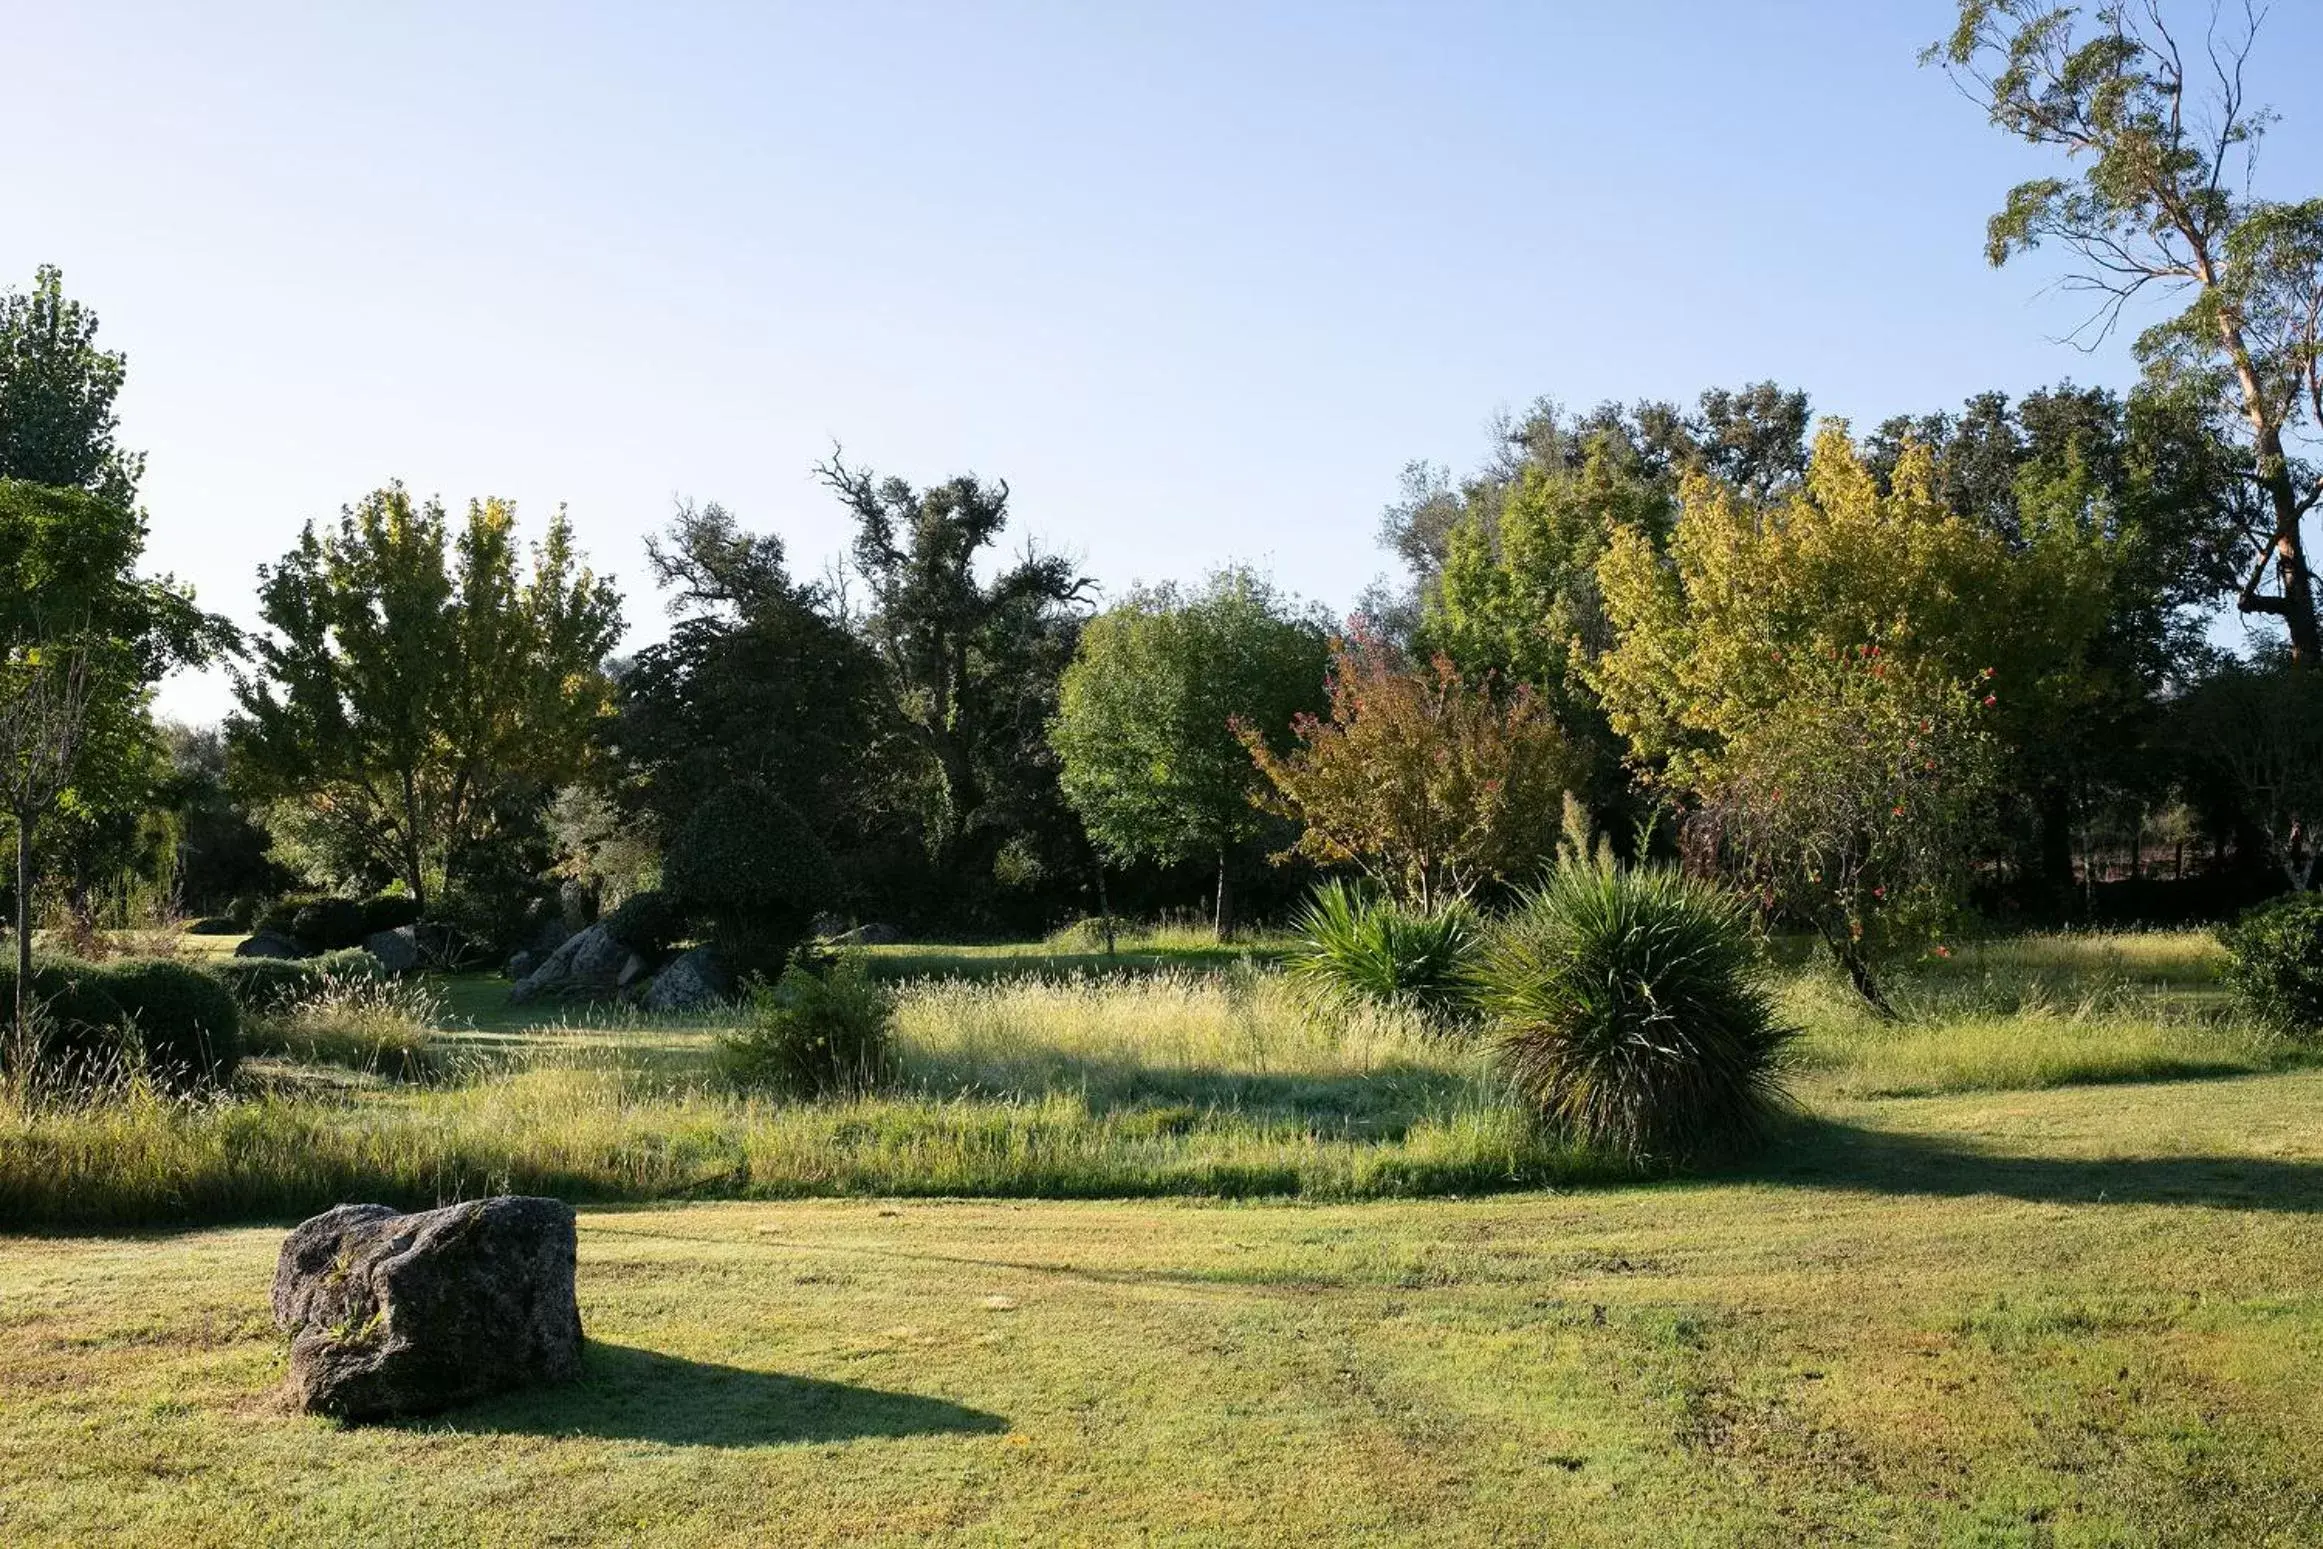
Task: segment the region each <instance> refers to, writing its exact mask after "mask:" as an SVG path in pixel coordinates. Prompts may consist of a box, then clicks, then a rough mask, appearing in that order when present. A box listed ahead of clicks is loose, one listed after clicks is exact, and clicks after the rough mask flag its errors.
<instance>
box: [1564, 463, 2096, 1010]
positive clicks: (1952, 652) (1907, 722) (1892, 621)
mask: <svg viewBox="0 0 2323 1549" xmlns="http://www.w3.org/2000/svg"><path fill="white" fill-rule="evenodd" d="M2031 509H2032V510H2033V511H2034V512H2036V513H2037V520H2036V521H2035V524H2034V527H2033V529H2032V530H2031V531H2030V532H2028V533H2027V534H2026V536H2025V541H2023V542H2022V543H2021V544H2018V545H2014V546H2012V545H2011V544H2009V543H2008V542H2006V541H2005V540H2003V539H2002V538H2000V537H1999V536H1997V535H1995V534H1993V533H1992V532H1990V531H1988V530H1985V529H1983V528H1980V527H1977V526H1975V525H1973V524H1971V523H1969V522H1966V521H1963V520H1962V519H1961V518H1959V517H1958V516H1956V515H1954V514H1953V513H1952V512H1951V511H1949V510H1948V509H1947V508H1946V507H1945V505H1944V503H1943V502H1942V501H1941V500H1940V499H1939V498H1938V496H1937V494H1936V490H1935V483H1934V467H1933V460H1932V458H1931V457H1930V456H1929V454H1928V452H1927V451H1926V449H1925V448H1923V447H1918V446H1910V447H1907V448H1905V450H1904V452H1903V453H1902V455H1901V457H1900V458H1899V460H1898V462H1897V465H1896V467H1895V469H1894V472H1893V474H1892V475H1891V477H1890V479H1889V480H1888V482H1887V486H1886V487H1885V488H1883V487H1882V484H1881V481H1880V480H1879V479H1878V478H1877V477H1876V476H1875V474H1874V473H1873V471H1872V470H1871V468H1869V467H1868V466H1867V465H1866V464H1865V462H1864V460H1863V458H1862V457H1861V456H1860V455H1858V453H1857V451H1856V448H1855V446H1854V444H1853V442H1852V441H1850V439H1849V438H1848V435H1847V430H1846V427H1845V425H1844V424H1842V423H1840V422H1836V421H1834V422H1829V423H1827V424H1826V425H1825V427H1824V428H1823V430H1822V431H1821V433H1820V434H1819V435H1818V436H1817V438H1816V442H1815V449H1814V455H1813V458H1812V460H1811V462H1810V464H1809V467H1808V471H1807V477H1806V479H1805V481H1804V483H1803V484H1802V485H1801V487H1800V488H1799V489H1798V490H1797V491H1796V492H1795V493H1794V494H1792V495H1791V496H1790V497H1789V498H1788V499H1786V500H1784V501H1783V502H1781V503H1780V504H1777V505H1773V506H1767V505H1762V504H1760V503H1757V502H1754V501H1751V500H1748V499H1746V498H1744V497H1743V496H1741V495H1740V494H1738V493H1737V492H1736V491H1735V490H1733V489H1732V488H1731V487H1729V486H1727V485H1725V484H1723V483H1720V482H1718V481H1717V480H1714V479H1712V478H1709V477H1707V476H1704V475H1700V474H1697V475H1693V476H1690V477H1689V478H1688V479H1687V480H1686V481H1685V484H1684V486H1683V489H1682V492H1681V498H1680V511H1679V516H1678V520H1677V523H1676V525H1675V527H1674V529H1673V530H1672V532H1671V535H1670V538H1669V541H1668V544H1667V547H1666V550H1665V549H1662V548H1657V546H1656V545H1655V544H1654V543H1653V542H1652V541H1651V538H1650V536H1649V535H1648V534H1646V533H1643V532H1640V531H1637V530H1635V529H1625V530H1623V531H1620V532H1617V533H1616V534H1615V535H1614V537H1613V540H1612V542H1611V543H1610V544H1609V545H1608V547H1607V549H1606V553H1605V556H1604V558H1603V560H1602V561H1601V562H1600V564H1599V566H1598V584H1599V587H1600V588H1601V590H1602V592H1603V595H1604V599H1605V606H1606V610H1607V615H1608V617H1609V619H1610V620H1611V622H1612V625H1613V629H1614V635H1615V640H1616V643H1615V645H1614V646H1613V648H1612V649H1611V650H1609V651H1607V652H1606V653H1604V654H1603V655H1602V656H1601V657H1599V658H1598V659H1597V660H1596V661H1595V662H1594V663H1593V664H1592V666H1591V668H1590V671H1591V676H1592V678H1593V680H1594V681H1595V683H1596V684H1597V687H1598V691H1599V693H1600V694H1601V695H1602V696H1603V699H1604V702H1605V706H1606V710H1607V714H1608V716H1609V718H1610V719H1611V721H1612V723H1613V725H1614V728H1615V729H1616V730H1617V731H1618V732H1619V733H1620V734H1621V735H1622V736H1623V738H1624V739H1625V740H1626V741H1627V743H1628V745H1629V748H1630V752H1631V758H1632V761H1633V763H1634V764H1635V765H1636V766H1637V767H1638V769H1639V770H1640V772H1641V775H1642V776H1643V777H1644V778H1646V779H1647V780H1649V781H1652V782H1654V783H1656V784H1658V785H1660V786H1661V787H1663V788H1664V789H1665V790H1667V791H1668V792H1669V793H1670V794H1672V795H1673V796H1676V797H1678V798H1680V799H1681V800H1683V801H1685V802H1687V803H1688V804H1690V805H1691V806H1693V807H1694V808H1695V809H1696V810H1697V811H1698V812H1700V813H1702V814H1703V815H1705V816H1706V817H1707V818H1708V819H1709V820H1710V822H1711V826H1712V829H1713V833H1714V836H1715V842H1716V844H1717V848H1718V853H1719V854H1720V855H1721V857H1722V858H1723V860H1724V861H1725V862H1726V864H1727V865H1728V866H1729V867H1730V868H1731V869H1732V870H1734V871H1735V872H1736V873H1738V874H1739V875H1740V876H1742V877H1743V878H1745V879H1746V880H1747V881H1748V882H1749V883H1750V884H1751V885H1752V886H1753V888H1754V889H1756V890H1758V891H1759V892H1760V895H1761V901H1762V902H1763V903H1766V904H1768V905H1770V906H1772V907H1773V908H1776V909H1778V910H1781V911H1783V912H1785V913H1788V914H1791V915H1793V916H1794V917H1796V918H1799V919H1800V920H1801V921H1802V922H1803V923H1811V924H1813V925H1814V926H1815V928H1816V929H1817V930H1818V931H1819V932H1820V933H1821V934H1822V936H1823V937H1824V939H1825V940H1826V941H1827V942H1828V943H1829V944H1830V946H1831V949H1832V951H1833V954H1834V956H1835V957H1836V958H1837V960H1838V961H1839V962H1840V963H1841V965H1842V966H1843V967H1844V968H1846V970H1847V971H1848V972H1849V974H1850V975H1851V977H1853V979H1854V980H1855V982H1856V984H1857V986H1858V987H1859V988H1861V989H1862V990H1863V991H1864V993H1865V995H1866V997H1867V998H1869V999H1871V1000H1872V1001H1873V1003H1874V1004H1881V1003H1882V1002H1881V998H1880V995H1879V991H1878V988H1877V984H1876V980H1875V979H1874V977H1873V974H1872V964H1873V962H1874V960H1875V958H1876V956H1877V955H1878V954H1879V953H1880V952H1882V951H1884V950H1891V949H1893V948H1896V947H1898V946H1901V945H1903V944H1904V943H1906V942H1908V941H1909V940H1911V939H1914V937H1915V935H1917V934H1918V932H1919V931H1920V930H1921V928H1922V927H1925V926H1927V925H1929V924H1930V923H1932V922H1940V920H1941V918H1942V916H1943V914H1944V913H1945V912H1946V910H1947V908H1948V907H1949V906H1950V905H1952V904H1953V903H1954V902H1956V900H1957V898H1958V896H1959V893H1960V891H1961V888H1962V885H1963V882H1964V880H1965V876H1966V862H1967V860H1968V858H1969V856H1970V854H1971V853H1972V852H1973V850H1974V849H1975V848H1976V847H1977V846H1978V844H1979V843H1980V836H1979V829H1980V827H1988V826H1989V823H1988V822H1985V823H1980V822H1979V819H1980V817H1982V818H1988V817H1989V805H1988V793H1989V792H1990V791H1991V789H1992V786H1993V782H1994V776H1995V774H1996V772H1997V765H1998V762H1999V760H2000V758H2001V756H2002V754H2003V753H2004V751H2005V749H2006V747H2007V746H2008V745H2009V744H2010V743H2011V742H2012V740H2029V739H2030V736H2031V732H2032V730H2033V728H2035V727H2036V726H2037V725H2038V724H2039V723H2040V722H2041V721H2042V720H2043V719H2044V718H2051V717H2055V716H2057V715H2059V714H2062V713H2064V711H2065V710H2066V709H2067V707H2068V706H2069V705H2070V704H2071V703H2072V702H2073V701H2074V699H2075V697H2076V696H2077V695H2080V694H2082V693H2084V692H2086V691H2087V684H2086V674H2085V673H2084V671H2083V665H2084V658H2085V654H2086V652H2087V649H2088V646H2089V642H2090V641H2091V639H2092V638H2093V637H2094V635H2095V634H2096V631H2097V630H2098V628H2099V626H2100V625H2101V624H2102V622H2103V620H2104V617H2105V608H2106V599H2107V592H2108V587H2109V585H2110V576H2111V569H2112V565H2113V562H2114V552H2113V547H2112V542H2113V540H2111V539H2109V538H2108V537H2107V536H2106V535H2105V525H2104V522H2103V520H2102V517H2103V513H2102V512H2100V511H2097V510H2095V509H2092V508H2091V506H2090V505H2089V503H2088V502H2086V501H2084V502H2081V503H2079V504H2076V503H2075V502H2074V501H2072V500H2069V499H2061V498H2052V499H2045V500H2042V501H2039V502H2035V503H2034V504H2033V506H2032V507H2031ZM1985 837H1989V836H1985Z"/></svg>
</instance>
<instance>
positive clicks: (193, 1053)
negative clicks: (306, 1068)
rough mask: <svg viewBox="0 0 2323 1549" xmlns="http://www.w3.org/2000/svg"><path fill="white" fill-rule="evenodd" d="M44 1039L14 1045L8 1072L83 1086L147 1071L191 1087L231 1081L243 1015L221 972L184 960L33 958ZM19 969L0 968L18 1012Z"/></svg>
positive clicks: (3, 1003) (0, 993) (0, 982)
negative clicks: (23, 1046) (18, 1046)
mask: <svg viewBox="0 0 2323 1549" xmlns="http://www.w3.org/2000/svg"><path fill="white" fill-rule="evenodd" d="M32 993H33V996H34V998H35V999H37V1000H38V1001H39V1002H40V1010H39V1012H38V1015H37V1019H36V1025H37V1027H38V1030H39V1042H38V1047H36V1048H34V1049H32V1050H29V1051H27V1050H21V1049H18V1050H12V1051H10V1064H11V1069H12V1072H16V1071H21V1072H22V1073H23V1074H26V1075H29V1076H31V1077H32V1078H33V1079H34V1080H35V1081H37V1082H39V1083H41V1084H45V1085H51V1086H61V1087H85V1086H90V1085H95V1084H102V1083H107V1082H111V1081H114V1080H118V1079H121V1078H124V1077H130V1076H142V1077H143V1078H145V1079H146V1080H149V1081H151V1082H153V1083H154V1084H156V1085H157V1086H160V1087H162V1088H164V1089H167V1090H171V1091H186V1090H192V1089H194V1088H198V1087H205V1086H213V1085H216V1084H218V1083H220V1082H223V1081H226V1080H228V1079H230V1078H231V1077H232V1076H233V1074H234V1069H235V1066H236V1064H237V1063H238V1062H239V1061H240V1059H241V1051H242V1045H241V1034H242V1019H241V1015H240V1012H239V1010H238V1008H237V1007H236V1005H235V1002H234V998H233V997H232V996H231V995H229V994H227V993H226V990H225V988H224V987H223V986H222V985H220V984H219V983H218V981H217V980H215V979H213V978H211V977H210V976H208V975H207V974H205V973H203V972H202V971H201V970H199V969H196V968H189V967H187V966H185V965H184V964H182V963H173V962H167V961H163V960H158V959H142V958H126V959H122V960H119V961H116V962H110V963H82V962H75V961H71V960H69V959H54V960H49V961H40V962H35V964H34V965H33V978H32ZM15 998H16V970H15V967H14V965H13V964H9V965H5V966H0V1007H6V1008H7V1010H8V1012H9V1013H13V1010H14V1006H15Z"/></svg>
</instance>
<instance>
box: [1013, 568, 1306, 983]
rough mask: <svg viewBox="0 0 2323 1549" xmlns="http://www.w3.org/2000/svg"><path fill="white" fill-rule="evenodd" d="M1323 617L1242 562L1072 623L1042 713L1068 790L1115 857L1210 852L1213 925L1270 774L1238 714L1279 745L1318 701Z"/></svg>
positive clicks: (1102, 848) (1255, 823) (1170, 857)
mask: <svg viewBox="0 0 2323 1549" xmlns="http://www.w3.org/2000/svg"><path fill="white" fill-rule="evenodd" d="M1329 655H1330V647H1329V638H1328V631H1327V629H1326V627H1325V626H1324V624H1323V623H1322V622H1321V621H1320V620H1319V619H1317V618H1315V617H1313V616H1312V615H1311V614H1308V613H1305V612H1303V611H1301V610H1300V609H1298V608H1296V607H1294V606H1293V605H1292V604H1291V603H1289V601H1288V600H1286V599H1285V598H1283V597H1282V596H1281V595H1279V594H1278V593H1277V592H1276V591H1275V590H1274V588H1273V587H1272V586H1270V585H1269V584H1268V583H1267V582H1266V580H1265V579H1264V578H1262V577H1260V576H1258V575H1256V574H1254V573H1253V572H1251V571H1249V570H1246V569H1229V570H1221V571H1219V572H1218V573H1217V574H1215V575H1213V576H1212V577H1211V578H1210V580H1209V582H1208V584H1207V585H1205V586H1204V587H1203V588H1202V589H1201V590H1200V591H1198V592H1192V593H1188V592H1184V591H1181V590H1179V589H1178V588H1176V587H1174V586H1161V587H1155V588H1150V589H1141V590H1139V591H1136V592H1133V593H1131V594H1130V596H1129V597H1128V598H1127V599H1126V600H1125V601H1123V602H1121V603H1120V604H1118V605H1117V606H1115V607H1113V608H1110V609H1108V610H1107V611H1105V612H1104V613H1101V614H1099V615H1098V616H1097V617H1095V618H1094V619H1091V620H1090V621H1089V622H1088V624H1086V625H1085V626H1083V628H1082V630H1081V640H1080V645H1079V647H1078V649H1077V650H1076V651H1075V652H1074V655H1073V662H1072V665H1071V666H1069V667H1067V668H1066V669H1065V675H1064V681H1063V683H1062V685H1061V686H1060V689H1059V693H1058V709H1057V716H1056V719H1055V720H1053V721H1052V722H1051V723H1050V725H1049V741H1050V745H1051V746H1052V747H1054V748H1055V749H1056V753H1057V758H1058V761H1059V779H1060V781H1061V783H1062V786H1063V790H1064V793H1065V800H1066V801H1067V802H1069V803H1071V805H1072V808H1073V810H1074V812H1076V813H1077V814H1078V815H1079V816H1080V819H1081V823H1082V826H1083V827H1085V828H1086V829H1087V830H1088V833H1089V838H1090V840H1091V842H1092V843H1093V844H1094V845H1095V846H1096V847H1097V849H1098V851H1099V852H1100V853H1101V855H1102V856H1104V857H1105V858H1107V859H1111V860H1114V861H1117V862H1127V861H1133V860H1150V861H1156V862H1159V863H1160V864H1163V865H1174V864H1177V863H1180V862H1183V861H1189V860H1195V859H1214V860H1215V861H1216V862H1217V866H1218V895H1217V907H1216V911H1215V916H1214V917H1215V920H1216V924H1217V929H1218V934H1219V938H1220V939H1221V940H1223V939H1225V937H1226V936H1227V934H1228V933H1229V932H1230V931H1231V930H1232V928H1233V923H1234V921H1233V912H1232V904H1231V897H1230V893H1229V889H1228V882H1227V878H1228V864H1227V863H1228V858H1229V857H1230V855H1231V854H1232V852H1233V850H1234V848H1235V847H1236V846H1237V845H1239V844H1242V843H1244V842H1245V841H1247V840H1249V839H1251V838H1253V837H1255V836H1256V835H1257V834H1258V833H1259V832H1260V829H1261V825H1262V823H1263V822H1264V814H1262V813H1261V812H1260V811H1259V810H1258V807H1257V805H1256V803H1255V800H1254V798H1256V797H1258V796H1259V795H1261V794H1262V793H1263V792H1264V790H1265V788H1266V781H1265V778H1264V776H1263V775H1261V773H1260V772H1259V770H1258V769H1257V768H1256V767H1255V766H1254V765H1253V764H1252V762H1251V758H1250V755H1249V753H1248V752H1247V751H1245V749H1244V746H1243V741H1242V736H1241V735H1240V734H1238V733H1237V730H1236V728H1237V727H1240V728H1243V730H1244V731H1245V732H1246V733H1248V734H1250V735H1254V736H1256V737H1258V738H1259V739H1260V740H1261V741H1262V742H1264V743H1265V744H1266V745H1267V746H1268V747H1270V748H1272V749H1273V750H1275V751H1277V752H1279V751H1281V750H1282V747H1283V745H1284V743H1285V742H1286V741H1287V739H1288V738H1289V735H1290V729H1291V723H1292V719H1293V717H1295V716H1297V715H1299V714H1301V713H1303V712H1309V711H1312V710H1314V709H1315V708H1318V707H1319V706H1320V705H1321V703H1322V699H1323V677H1324V673H1325V671H1326V668H1327V665H1328V660H1329Z"/></svg>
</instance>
